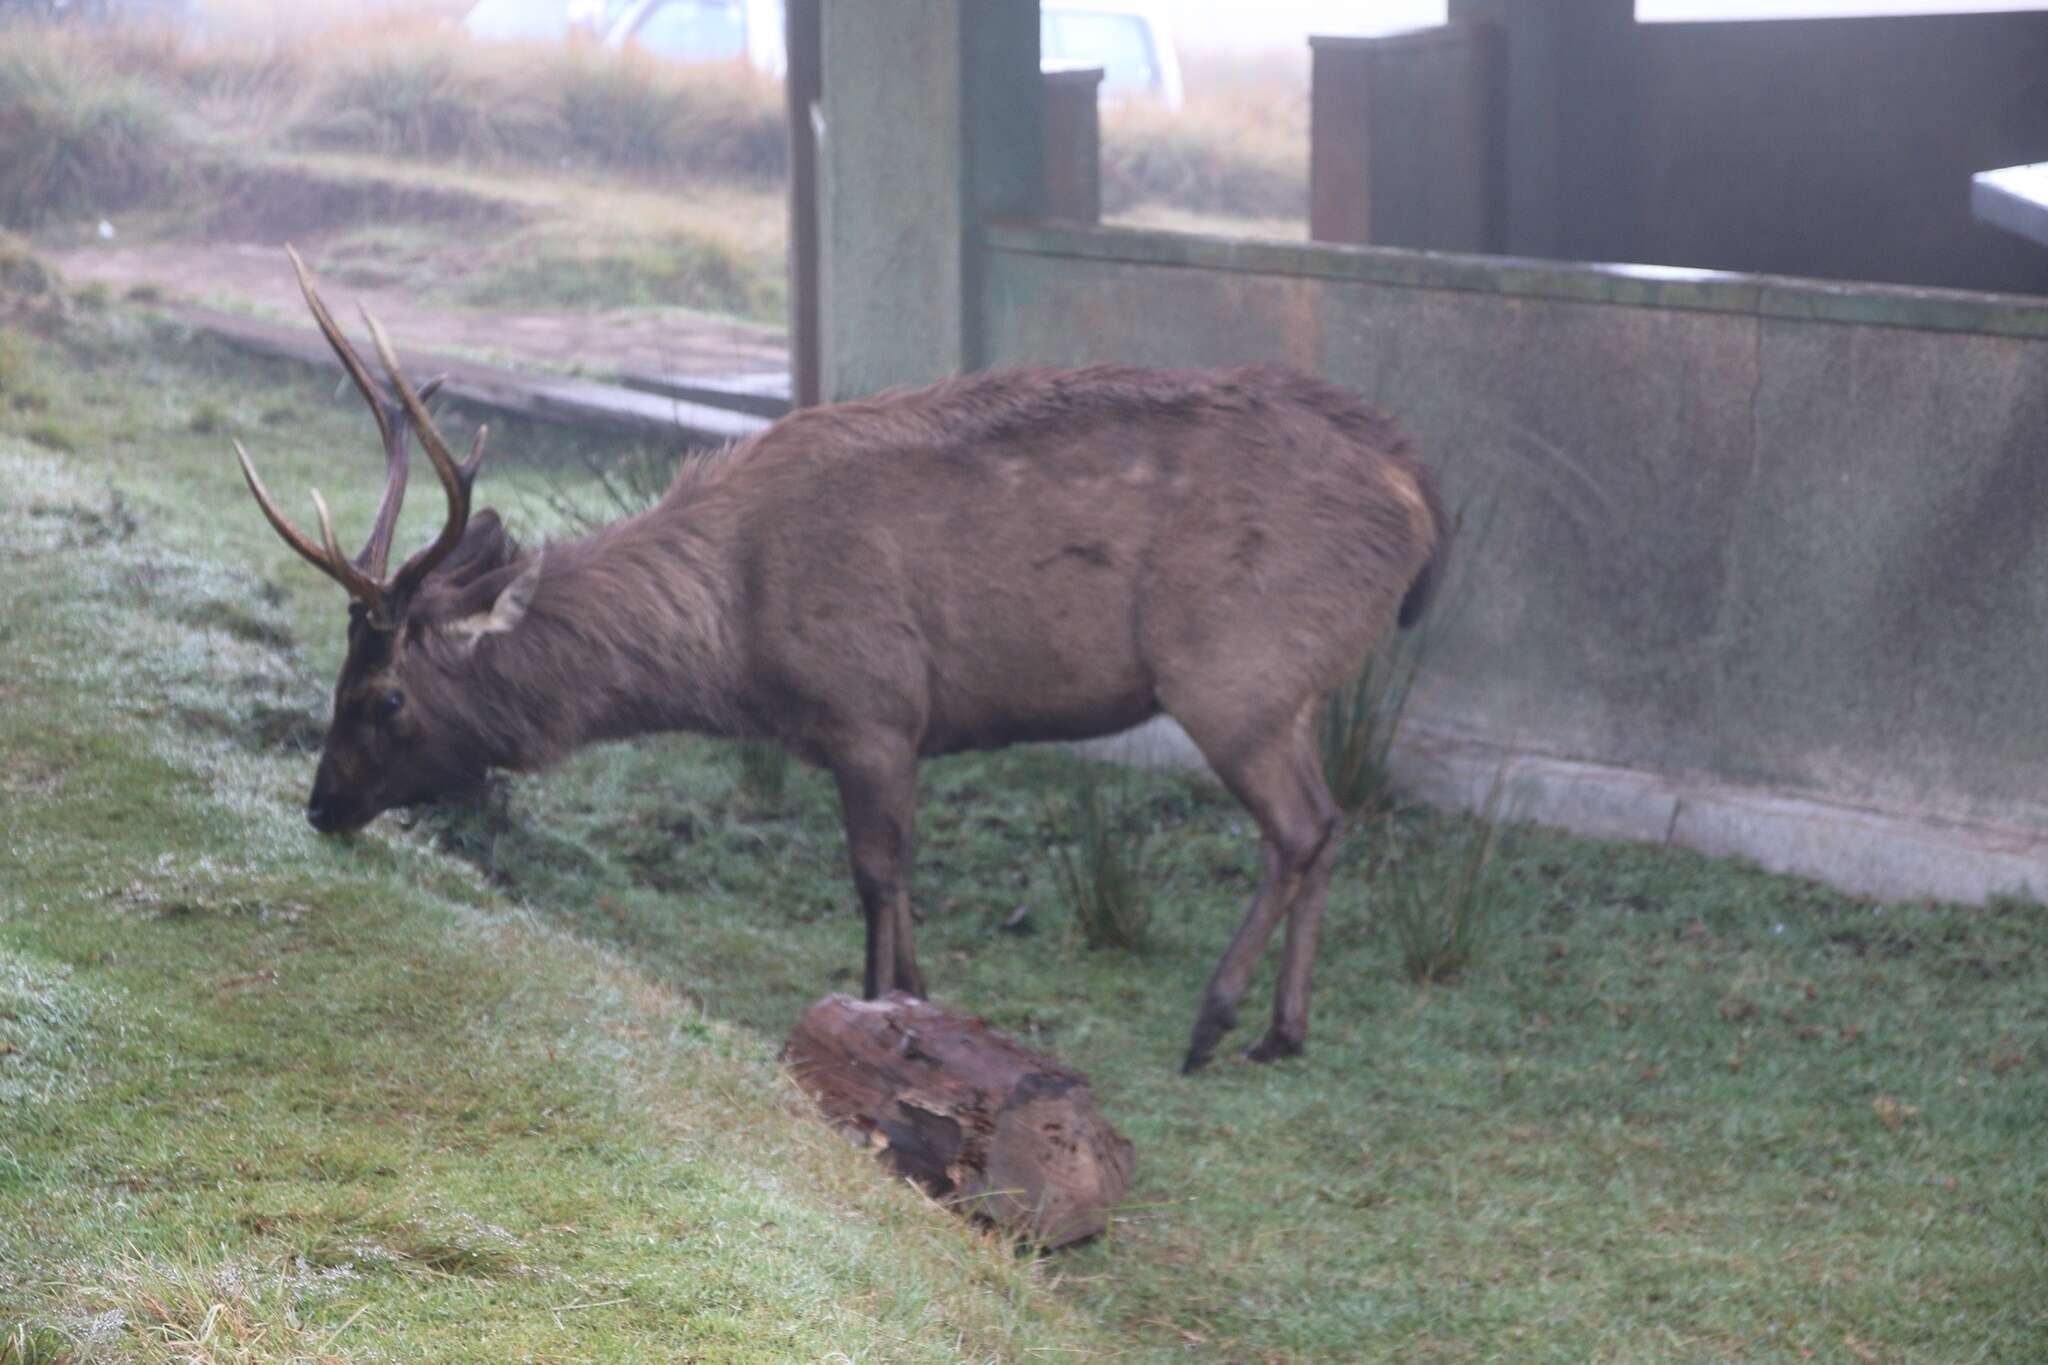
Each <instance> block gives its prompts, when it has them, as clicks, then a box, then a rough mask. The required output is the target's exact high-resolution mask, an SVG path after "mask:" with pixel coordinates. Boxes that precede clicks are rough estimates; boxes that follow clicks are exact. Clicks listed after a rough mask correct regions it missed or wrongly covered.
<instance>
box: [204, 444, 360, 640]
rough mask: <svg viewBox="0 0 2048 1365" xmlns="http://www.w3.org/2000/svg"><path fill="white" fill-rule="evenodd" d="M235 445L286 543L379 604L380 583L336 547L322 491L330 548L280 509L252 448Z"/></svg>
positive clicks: (324, 533)
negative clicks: (252, 455) (315, 540)
mask: <svg viewBox="0 0 2048 1365" xmlns="http://www.w3.org/2000/svg"><path fill="white" fill-rule="evenodd" d="M234 446H235V458H236V459H238V460H240V461H241V462H242V478H243V480H244V481H245V482H246V483H247V484H248V485H249V491H250V492H251V493H253V494H255V496H256V505H257V506H258V507H260V508H262V509H263V516H264V518H265V519H266V520H268V521H269V522H270V525H271V528H272V529H273V530H275V531H276V532H277V533H278V535H279V536H281V537H283V538H284V543H285V544H287V545H289V546H291V547H292V548H293V549H294V550H297V551H298V552H299V555H300V556H301V557H302V558H303V559H305V561H306V562H307V563H308V564H311V565H312V566H313V567H314V568H316V569H318V570H320V572H322V573H324V574H326V575H327V576H328V577H329V578H331V579H333V580H334V581H335V582H337V583H339V584H341V586H342V587H344V588H346V589H348V593H349V596H351V597H354V598H356V599H358V600H359V601H361V602H363V603H365V604H366V605H369V606H376V605H377V604H378V602H379V600H380V598H381V594H380V592H379V590H378V587H377V584H376V583H375V582H373V581H372V580H371V579H370V578H369V577H368V576H367V575H365V574H364V573H363V572H362V571H361V570H359V569H357V568H356V567H355V566H354V565H353V564H350V563H349V562H348V560H347V559H345V558H343V556H342V554H341V552H340V550H339V549H337V548H336V547H335V545H334V527H333V524H332V523H331V522H330V521H329V519H328V516H327V505H326V504H325V503H323V502H321V501H320V495H319V494H318V493H315V494H314V495H313V504H314V506H315V507H316V508H317V509H318V510H319V513H320V531H321V535H322V537H323V538H324V539H325V540H326V542H327V548H326V549H322V548H321V547H320V546H318V545H315V544H314V543H313V542H312V540H311V539H309V538H308V537H307V535H306V533H305V532H304V531H301V530H300V529H299V528H298V527H296V526H294V525H292V523H291V520H290V518H288V517H286V516H285V514H284V513H283V512H281V511H279V510H278V507H277V503H276V502H274V501H273V500H272V499H271V496H270V490H269V489H267V488H265V487H264V486H263V480H262V479H261V478H259V477H258V476H257V473H256V466H255V465H254V464H253V463H252V462H251V461H250V459H249V452H248V451H246V450H244V449H242V443H241V442H240V441H236V442H235V443H234Z"/></svg>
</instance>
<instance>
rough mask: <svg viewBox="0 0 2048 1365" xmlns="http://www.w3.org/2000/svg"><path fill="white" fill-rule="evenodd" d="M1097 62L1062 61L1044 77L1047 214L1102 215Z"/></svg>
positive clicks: (1081, 218)
mask: <svg viewBox="0 0 2048 1365" xmlns="http://www.w3.org/2000/svg"><path fill="white" fill-rule="evenodd" d="M1102 74H1103V72H1102V68H1101V67H1099V66H1066V67H1058V68H1055V69H1053V70H1051V71H1047V72H1046V73H1045V75H1044V79H1045V216H1046V217H1048V218H1063V219H1066V220H1067V221H1068V222H1073V223H1096V222H1100V221H1101V220H1102V119H1101V115H1100V111H1099V109H1098V100H1097V91H1098V89H1099V88H1100V86H1101V85H1102Z"/></svg>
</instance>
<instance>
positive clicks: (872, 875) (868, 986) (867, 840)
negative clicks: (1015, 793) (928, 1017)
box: [831, 742, 924, 1000]
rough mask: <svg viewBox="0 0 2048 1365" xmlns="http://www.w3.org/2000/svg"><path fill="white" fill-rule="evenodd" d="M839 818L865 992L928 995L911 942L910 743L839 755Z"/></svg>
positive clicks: (913, 818)
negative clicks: (863, 940)
mask: <svg viewBox="0 0 2048 1365" xmlns="http://www.w3.org/2000/svg"><path fill="white" fill-rule="evenodd" d="M831 768H832V776H833V778H834V779H835V780H836V781H837V782H838V784H839V806H840V814H841V817H842V819H843V820H844V822H845V825H846V853H847V858H848V859H849V860H850V861H851V862H852V864H853V885H854V889H855V890H857V891H858V892H859V893H860V910H861V916H862V918H864V919H865V920H866V921H867V938H868V945H867V970H866V973H865V975H864V977H863V979H862V990H863V992H864V993H865V994H866V996H867V998H868V999H870V1000H873V999H875V998H877V997H879V996H883V995H887V994H888V993H889V992H890V991H908V992H910V993H911V994H912V995H923V994H924V974H923V973H922V972H920V971H919V970H918V967H917V952H916V949H915V947H914V946H913V944H912V940H911V927H910V885H909V881H910V868H911V865H912V840H913V838H914V835H915V830H916V825H917V755H916V754H915V752H913V751H912V750H911V749H910V748H909V746H908V745H903V744H896V743H879V742H878V743H871V744H867V745H863V746H860V747H858V748H855V749H853V750H851V751H850V752H848V753H846V754H844V755H840V756H837V757H835V759H834V761H833V762H832V764H831Z"/></svg>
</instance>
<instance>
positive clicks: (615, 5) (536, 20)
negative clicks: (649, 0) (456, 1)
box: [462, 0, 632, 42]
mask: <svg viewBox="0 0 2048 1365" xmlns="http://www.w3.org/2000/svg"><path fill="white" fill-rule="evenodd" d="M631 3H632V0H482V3H481V4H478V5H475V6H473V7H472V8H471V9H470V11H469V13H467V14H465V15H463V16H462V27H463V28H465V29H466V30H468V32H469V36H470V37H472V38H483V39H486V40H488V41H491V42H556V41H559V40H561V39H563V38H565V37H567V36H568V35H569V34H570V33H571V32H572V31H574V30H576V29H578V28H582V29H585V30H590V31H593V32H602V31H603V30H604V28H605V27H606V26H608V25H609V24H610V23H611V22H612V21H613V20H614V19H616V18H618V17H619V15H621V14H623V13H625V11H626V7H627V6H628V5H629V4H631Z"/></svg>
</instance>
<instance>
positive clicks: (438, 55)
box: [290, 28, 563, 161]
mask: <svg viewBox="0 0 2048 1365" xmlns="http://www.w3.org/2000/svg"><path fill="white" fill-rule="evenodd" d="M322 46H323V47H324V49H325V50H326V52H327V53H328V56H327V58H326V60H324V61H322V62H318V63H309V64H308V73H307V74H308V75H309V77H310V78H311V79H310V84H309V86H308V88H307V93H306V96H305V99H304V102H303V103H302V104H301V106H300V108H299V109H298V111H297V113H296V115H295V116H294V118H293V119H292V123H291V131H290V140H291V141H292V142H293V143H295V144H297V145H299V146H305V147H319V148H326V149H345V150H349V151H359V152H371V153H376V154H380V155H385V156H408V157H431V158H438V159H461V160H469V161H497V160H505V159H508V158H514V157H518V156H520V155H521V154H522V153H525V154H531V153H533V152H538V153H540V154H542V155H546V154H547V153H548V152H550V151H552V150H553V149H556V148H559V147H560V146H561V145H562V143H563V129H562V123H561V118H560V114H559V112H558V111H557V110H556V108H554V107H553V104H552V102H551V101H550V100H549V98H548V92H547V90H546V88H545V83H544V82H542V81H539V80H537V79H536V74H537V71H536V67H537V65H538V54H533V53H528V52H525V51H523V50H520V51H515V52H513V53H510V54H505V56H504V57H503V59H502V60H497V61H489V62H482V61H475V60H472V59H471V54H470V53H469V51H468V44H466V43H464V42H463V41H462V40H461V39H460V38H459V37H456V36H450V35H447V34H443V33H438V32H435V31H432V30H420V29H411V28H408V29H406V30H403V31H402V32H400V33H398V34H396V35H392V36H388V37H385V38H382V39H379V40H373V41H367V42H363V41H351V42H346V43H343V42H336V41H332V40H329V41H326V42H324V43H323V44H322Z"/></svg>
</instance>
